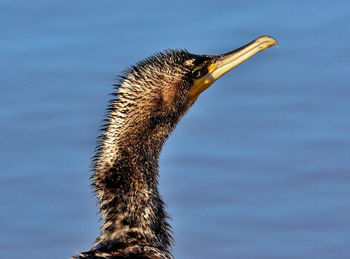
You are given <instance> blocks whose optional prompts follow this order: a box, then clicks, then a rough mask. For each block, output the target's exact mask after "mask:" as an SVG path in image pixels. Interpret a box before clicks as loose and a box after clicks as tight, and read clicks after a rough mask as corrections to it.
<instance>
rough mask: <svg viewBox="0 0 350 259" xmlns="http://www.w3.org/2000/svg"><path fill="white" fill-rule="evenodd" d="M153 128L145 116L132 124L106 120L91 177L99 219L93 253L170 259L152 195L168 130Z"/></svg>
mask: <svg viewBox="0 0 350 259" xmlns="http://www.w3.org/2000/svg"><path fill="white" fill-rule="evenodd" d="M112 114H113V113H112ZM116 115H118V114H116ZM128 118H130V114H129V116H128ZM120 125H123V127H120ZM154 125H155V124H154V123H153V122H152V119H149V116H145V117H144V119H143V118H142V116H139V120H138V121H137V123H135V122H130V121H125V120H123V117H120V116H112V117H111V118H110V121H109V124H108V125H107V126H106V129H105V133H104V134H103V136H102V138H103V140H102V141H101V145H100V147H99V150H98V152H97V154H96V158H95V166H94V167H95V172H94V175H93V179H94V184H93V185H94V187H95V190H96V192H97V197H98V203H99V205H100V212H101V213H102V216H101V219H102V221H103V225H102V226H101V234H100V237H99V238H97V240H96V243H95V246H94V249H95V250H98V251H100V252H107V251H108V252H111V250H112V251H115V252H117V253H118V254H123V253H125V254H133V253H134V254H143V253H145V254H148V253H151V254H152V255H156V254H158V255H159V258H172V257H171V255H170V251H169V249H170V246H171V240H172V238H171V235H170V226H169V224H168V223H167V218H168V216H167V214H166V212H165V210H164V203H163V201H162V200H161V197H160V195H159V192H158V157H159V153H160V151H161V148H162V146H163V143H164V142H165V140H166V139H167V137H168V134H169V133H170V131H171V130H172V126H171V125H162V126H161V127H157V126H154ZM155 258H156V257H155Z"/></svg>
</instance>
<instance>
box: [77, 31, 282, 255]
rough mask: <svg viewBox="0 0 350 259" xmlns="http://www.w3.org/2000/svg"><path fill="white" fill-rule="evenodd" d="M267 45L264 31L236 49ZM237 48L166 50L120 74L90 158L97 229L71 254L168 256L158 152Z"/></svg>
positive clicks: (168, 237)
mask: <svg viewBox="0 0 350 259" xmlns="http://www.w3.org/2000/svg"><path fill="white" fill-rule="evenodd" d="M259 40H260V41H259ZM254 44H255V45H254ZM264 44H265V45H264ZM274 44H277V43H276V41H275V40H273V39H272V38H270V37H267V36H265V37H261V38H259V39H257V40H255V41H253V42H251V43H250V45H249V44H248V45H246V46H244V47H243V48H246V49H248V47H249V46H253V47H254V48H255V49H256V51H255V52H254V53H248V57H250V56H252V55H254V54H255V53H257V52H259V51H261V50H263V49H265V48H267V47H270V46H272V45H274ZM258 47H260V48H259V49H258ZM240 53H243V52H242V48H240V49H239V50H237V51H236V52H230V53H227V54H224V55H219V56H204V55H194V54H190V53H188V52H187V51H185V50H169V51H166V52H164V53H159V54H156V55H154V56H152V57H150V58H148V59H146V60H144V61H141V62H139V63H138V64H137V65H136V66H133V67H131V68H130V69H129V70H127V72H126V73H125V75H124V76H122V77H121V80H120V83H119V84H117V85H116V93H115V94H114V95H115V98H114V100H112V101H111V102H110V105H109V107H108V114H107V117H106V125H105V126H104V127H103V130H102V134H101V136H100V138H99V140H98V141H99V144H98V147H97V150H96V155H95V156H94V160H93V171H94V173H93V175H92V179H93V187H94V190H95V192H96V194H97V200H98V204H99V206H100V212H101V214H102V216H101V220H102V222H103V224H102V226H101V233H100V236H99V237H98V238H97V239H96V241H95V245H94V246H93V247H92V248H91V250H90V251H88V252H84V253H80V255H79V256H77V257H74V258H91V259H92V258H114V259H117V258H124V259H125V258H135V259H137V258H139V259H141V258H144V259H145V258H148V259H150V258H159V259H160V258H169V259H170V258H172V255H171V253H170V247H171V243H172V238H171V230H170V226H169V224H168V222H167V219H168V215H167V213H166V212H165V210H164V203H163V201H162V199H161V197H160V195H159V192H158V158H159V154H160V151H161V148H162V146H163V144H164V142H165V141H166V139H167V137H168V136H169V134H170V133H171V131H172V130H173V129H174V127H175V126H176V124H177V122H178V121H179V119H180V118H181V117H182V116H183V115H184V114H185V112H186V111H187V110H188V109H189V108H190V107H191V105H192V104H193V103H194V102H195V100H196V99H197V97H198V95H199V94H200V93H201V92H202V91H203V90H205V89H206V88H207V87H208V86H209V85H210V84H211V83H213V82H214V81H215V80H216V79H217V78H218V77H220V76H221V75H223V74H224V73H226V72H227V71H229V70H231V69H232V68H233V67H234V66H237V65H238V64H239V63H241V62H243V61H244V60H245V59H247V58H245V59H244V60H239V61H237V64H233V65H232V63H233V61H232V60H237V59H238V58H239V57H241V56H242V55H241V54H240ZM238 54H240V55H238ZM243 54H244V53H243ZM245 54H246V53H245ZM234 55H236V56H237V55H238V58H237V57H236V56H234ZM229 59H230V60H229ZM228 65H229V66H230V67H228Z"/></svg>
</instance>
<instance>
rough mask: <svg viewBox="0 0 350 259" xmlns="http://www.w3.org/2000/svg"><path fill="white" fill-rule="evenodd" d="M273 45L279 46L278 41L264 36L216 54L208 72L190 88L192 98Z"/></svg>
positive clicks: (194, 98)
mask: <svg viewBox="0 0 350 259" xmlns="http://www.w3.org/2000/svg"><path fill="white" fill-rule="evenodd" d="M273 45H276V46H278V43H277V41H276V40H275V39H274V38H272V37H270V36H262V37H259V38H257V39H256V40H254V41H252V42H250V43H248V44H246V45H244V46H242V47H240V48H238V49H236V50H233V51H230V52H228V53H225V54H222V55H217V56H214V58H213V62H211V63H210V64H209V65H208V73H207V74H206V75H204V76H203V77H201V78H199V79H196V80H194V84H193V87H192V88H191V90H190V93H189V94H190V98H191V100H193V101H195V100H196V99H197V97H198V96H199V94H200V93H201V92H203V91H204V90H205V89H207V88H208V87H209V86H210V85H211V84H212V83H214V82H215V81H216V80H217V79H218V78H220V77H221V76H223V75H224V74H226V73H227V72H228V71H230V70H231V69H233V68H235V67H236V66H238V65H239V64H241V63H242V62H244V61H246V60H247V59H248V58H250V57H252V56H254V55H255V54H257V53H258V52H260V51H263V50H264V49H267V48H269V47H271V46H273Z"/></svg>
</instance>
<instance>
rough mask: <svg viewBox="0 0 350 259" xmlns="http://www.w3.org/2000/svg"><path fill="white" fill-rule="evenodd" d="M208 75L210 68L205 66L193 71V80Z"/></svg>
mask: <svg viewBox="0 0 350 259" xmlns="http://www.w3.org/2000/svg"><path fill="white" fill-rule="evenodd" d="M206 73H208V68H207V67H206V66H205V67H203V68H201V69H197V70H195V71H193V72H192V76H193V78H195V79H198V78H200V77H202V76H204V75H205V74H206Z"/></svg>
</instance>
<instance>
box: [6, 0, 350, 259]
mask: <svg viewBox="0 0 350 259" xmlns="http://www.w3.org/2000/svg"><path fill="white" fill-rule="evenodd" d="M0 24H1V27H0V35H1V36H0V143H1V145H0V172H1V174H0V205H1V210H0V258H18V259H22V258H26V259H32V258H50V259H51V258H53V259H54V258H67V257H69V256H71V255H74V254H75V252H76V251H78V250H79V251H85V250H87V249H89V247H91V245H92V243H93V240H94V238H95V237H97V236H98V227H99V222H98V218H99V215H97V214H96V211H97V208H96V207H95V198H94V197H93V195H92V193H91V189H90V188H89V176H90V172H89V163H90V157H91V156H92V154H93V149H94V146H95V139H96V137H97V136H98V129H99V126H100V124H101V120H102V117H103V114H104V109H105V108H106V106H107V101H108V100H109V99H110V96H108V93H110V92H111V91H112V87H111V85H112V84H113V83H114V82H115V76H116V75H118V74H120V73H121V72H122V71H123V70H124V69H125V68H126V67H127V66H129V65H131V64H133V63H135V62H137V61H139V60H140V59H143V58H145V57H147V56H149V55H151V54H153V53H155V52H158V51H161V50H164V49H168V48H186V49H187V50H188V51H190V52H192V53H197V54H219V53H223V52H227V51H230V50H232V49H234V48H237V47H239V46H241V45H243V44H245V43H247V42H249V41H251V40H253V39H254V38H256V37H258V36H260V35H265V34H267V35H271V36H274V37H275V38H276V39H277V40H278V41H279V44H280V47H279V48H271V49H268V50H266V51H264V52H262V53H260V54H258V55H256V56H255V57H253V58H252V59H250V60H248V61H247V62H245V63H244V64H242V65H241V66H239V67H238V68H237V69H235V70H234V71H232V72H230V73H229V74H227V75H226V76H224V77H223V78H222V79H220V80H219V81H217V82H216V83H215V84H214V85H213V86H212V87H211V88H210V89H208V90H207V91H206V92H205V93H204V94H202V95H201V96H200V98H199V99H198V101H197V103H196V104H195V105H194V106H193V107H192V109H191V110H190V112H189V113H188V114H187V115H186V116H185V117H184V118H183V119H182V121H181V122H180V124H179V125H178V127H177V128H176V130H175V132H174V133H173V134H172V135H171V137H170V139H169V141H168V142H167V144H166V145H165V147H164V149H163V152H162V156H161V163H160V172H161V173H160V191H161V194H162V196H163V198H164V200H165V201H166V203H167V205H168V212H169V213H170V214H171V216H172V221H171V225H172V227H173V231H174V238H175V246H174V250H173V252H174V255H175V257H176V258H183V259H187V258H188V259H189V258H203V259H206V258H350V247H349V244H350V161H349V159H350V136H349V134H350V101H349V99H350V85H349V83H350V5H349V1H345V0H344V1H257V0H255V1H218V2H214V1H176V2H175V1H172V2H167V1H163V2H161V1H129V2H127V1H41V0H39V1H15V0H12V1H6V0H3V1H0Z"/></svg>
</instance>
